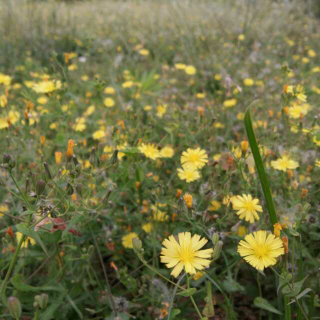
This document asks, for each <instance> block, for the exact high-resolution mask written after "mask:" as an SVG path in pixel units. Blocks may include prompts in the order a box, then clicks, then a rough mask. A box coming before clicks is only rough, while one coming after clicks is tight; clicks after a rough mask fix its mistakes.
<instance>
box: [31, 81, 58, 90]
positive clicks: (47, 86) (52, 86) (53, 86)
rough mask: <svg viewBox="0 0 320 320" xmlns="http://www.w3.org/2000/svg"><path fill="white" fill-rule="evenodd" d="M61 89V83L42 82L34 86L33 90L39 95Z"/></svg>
mask: <svg viewBox="0 0 320 320" xmlns="http://www.w3.org/2000/svg"><path fill="white" fill-rule="evenodd" d="M60 88H61V82H60V81H51V80H50V81H41V82H38V83H36V84H34V85H33V87H32V89H33V90H34V91H35V92H37V93H49V92H52V91H55V90H57V89H60Z"/></svg>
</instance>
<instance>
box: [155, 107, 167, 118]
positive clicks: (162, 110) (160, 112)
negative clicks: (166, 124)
mask: <svg viewBox="0 0 320 320" xmlns="http://www.w3.org/2000/svg"><path fill="white" fill-rule="evenodd" d="M166 112H167V105H166V104H165V105H163V106H157V117H159V118H162V117H163V115H164V114H165V113H166Z"/></svg>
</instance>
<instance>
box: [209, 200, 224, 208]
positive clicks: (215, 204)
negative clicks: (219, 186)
mask: <svg viewBox="0 0 320 320" xmlns="http://www.w3.org/2000/svg"><path fill="white" fill-rule="evenodd" d="M220 208H221V203H220V202H219V201H217V200H213V201H211V203H210V206H209V208H208V210H209V211H219V210H220Z"/></svg>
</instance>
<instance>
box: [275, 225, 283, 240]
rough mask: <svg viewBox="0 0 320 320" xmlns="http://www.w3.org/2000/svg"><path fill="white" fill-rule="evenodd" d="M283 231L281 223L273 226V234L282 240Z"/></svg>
mask: <svg viewBox="0 0 320 320" xmlns="http://www.w3.org/2000/svg"><path fill="white" fill-rule="evenodd" d="M281 230H282V226H281V224H280V223H276V224H274V225H273V233H274V235H275V236H276V237H278V238H280V231H281Z"/></svg>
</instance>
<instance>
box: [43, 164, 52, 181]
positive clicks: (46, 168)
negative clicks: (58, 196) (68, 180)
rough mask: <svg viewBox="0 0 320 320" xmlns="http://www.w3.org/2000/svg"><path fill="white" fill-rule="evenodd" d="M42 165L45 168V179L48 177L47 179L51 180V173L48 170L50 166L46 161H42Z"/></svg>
mask: <svg viewBox="0 0 320 320" xmlns="http://www.w3.org/2000/svg"><path fill="white" fill-rule="evenodd" d="M43 166H44V170H45V172H46V177H47V179H48V180H51V179H52V174H51V172H50V168H49V166H48V163H47V162H44V163H43Z"/></svg>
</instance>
